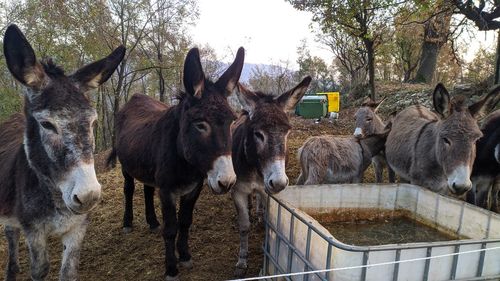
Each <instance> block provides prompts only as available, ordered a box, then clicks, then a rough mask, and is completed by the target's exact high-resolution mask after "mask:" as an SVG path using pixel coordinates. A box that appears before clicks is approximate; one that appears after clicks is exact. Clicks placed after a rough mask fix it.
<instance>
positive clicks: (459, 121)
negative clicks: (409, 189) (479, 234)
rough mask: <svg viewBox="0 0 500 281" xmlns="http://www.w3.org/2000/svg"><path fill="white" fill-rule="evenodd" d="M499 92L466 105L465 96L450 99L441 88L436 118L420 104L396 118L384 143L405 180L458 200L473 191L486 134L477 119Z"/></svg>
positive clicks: (435, 99) (389, 158)
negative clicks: (480, 142) (479, 149)
mask: <svg viewBox="0 0 500 281" xmlns="http://www.w3.org/2000/svg"><path fill="white" fill-rule="evenodd" d="M499 91H500V87H497V88H496V89H494V90H493V91H491V92H490V93H488V94H487V95H486V96H484V97H483V98H482V99H480V100H479V101H478V102H476V103H474V104H472V105H470V106H468V107H467V106H466V105H465V99H464V98H463V97H459V98H453V99H450V95H449V93H448V91H447V90H446V88H445V87H444V86H443V85H442V84H438V85H437V86H436V88H435V90H434V93H433V102H434V108H435V110H436V112H437V114H436V113H433V112H431V111H430V110H428V109H426V108H425V107H423V106H420V105H416V106H411V107H408V108H406V109H404V110H403V111H401V112H400V113H398V114H397V115H396V116H395V117H394V120H393V121H392V122H393V124H392V130H391V132H390V133H389V136H388V137H387V142H386V157H387V161H388V163H389V165H390V166H391V168H393V169H394V171H395V172H396V174H398V175H399V176H400V177H402V178H403V179H404V180H407V181H410V182H411V183H412V184H417V185H421V186H424V187H427V188H429V189H431V190H433V191H435V192H438V193H441V194H449V195H455V196H460V195H462V194H464V193H465V192H467V191H468V190H470V189H471V187H472V182H471V180H470V175H471V171H472V164H473V163H474V158H475V157H476V144H475V143H476V141H477V140H478V139H479V138H480V137H481V136H482V135H483V134H482V133H481V131H480V130H479V126H478V124H477V121H476V119H475V118H478V117H479V116H480V115H482V114H483V112H484V110H485V106H484V105H485V104H489V103H490V102H492V101H493V100H495V99H496V98H497V93H498V92H499Z"/></svg>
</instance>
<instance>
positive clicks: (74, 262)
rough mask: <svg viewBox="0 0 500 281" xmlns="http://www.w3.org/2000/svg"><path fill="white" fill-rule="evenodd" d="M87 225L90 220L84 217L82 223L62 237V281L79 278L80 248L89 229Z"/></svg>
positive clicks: (60, 278)
mask: <svg viewBox="0 0 500 281" xmlns="http://www.w3.org/2000/svg"><path fill="white" fill-rule="evenodd" d="M87 225H88V220H87V218H84V219H83V220H82V222H81V223H80V224H78V225H76V226H75V227H73V228H72V229H71V230H70V231H69V232H68V233H66V234H64V235H63V237H62V243H63V257H62V264H61V271H60V272H59V280H60V281H74V280H78V266H79V263H80V249H81V248H82V242H83V238H84V237H85V233H86V231H87Z"/></svg>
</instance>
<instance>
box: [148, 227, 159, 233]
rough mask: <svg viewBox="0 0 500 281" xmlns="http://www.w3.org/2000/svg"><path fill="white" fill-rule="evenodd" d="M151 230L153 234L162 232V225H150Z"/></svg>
mask: <svg viewBox="0 0 500 281" xmlns="http://www.w3.org/2000/svg"><path fill="white" fill-rule="evenodd" d="M149 232H151V233H153V234H160V232H161V227H160V226H159V225H157V226H153V227H149Z"/></svg>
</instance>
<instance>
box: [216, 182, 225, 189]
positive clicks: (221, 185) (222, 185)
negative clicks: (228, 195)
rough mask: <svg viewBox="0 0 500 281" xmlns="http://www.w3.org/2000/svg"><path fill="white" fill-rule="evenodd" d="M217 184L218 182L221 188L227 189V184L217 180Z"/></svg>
mask: <svg viewBox="0 0 500 281" xmlns="http://www.w3.org/2000/svg"><path fill="white" fill-rule="evenodd" d="M217 184H219V187H220V188H221V189H222V190H226V189H227V186H226V185H225V184H223V183H222V182H221V181H217Z"/></svg>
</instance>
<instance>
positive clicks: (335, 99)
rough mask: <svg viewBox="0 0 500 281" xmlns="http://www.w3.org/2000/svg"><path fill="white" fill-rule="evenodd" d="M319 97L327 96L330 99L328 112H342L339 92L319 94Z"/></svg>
mask: <svg viewBox="0 0 500 281" xmlns="http://www.w3.org/2000/svg"><path fill="white" fill-rule="evenodd" d="M317 95H326V97H327V99H328V112H339V110H340V93H339V92H327V93H317Z"/></svg>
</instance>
